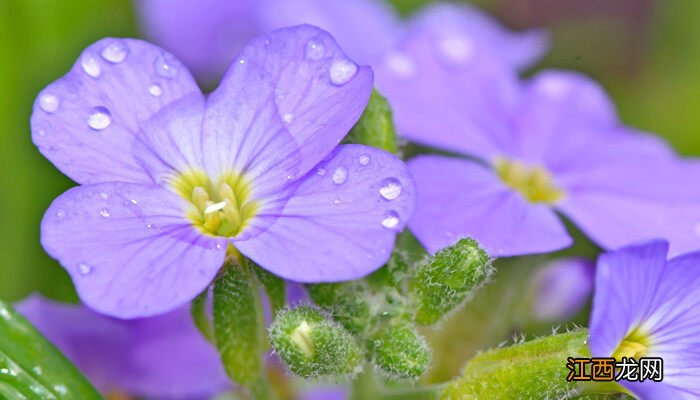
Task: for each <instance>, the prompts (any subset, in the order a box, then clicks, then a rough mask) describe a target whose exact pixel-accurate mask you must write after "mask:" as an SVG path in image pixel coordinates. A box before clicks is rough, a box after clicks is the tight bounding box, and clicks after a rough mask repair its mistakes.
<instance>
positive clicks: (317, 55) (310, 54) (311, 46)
mask: <svg viewBox="0 0 700 400" xmlns="http://www.w3.org/2000/svg"><path fill="white" fill-rule="evenodd" d="M325 55H326V48H325V47H324V46H323V44H322V43H319V42H317V41H315V40H311V41H309V43H307V44H306V58H308V59H310V60H314V61H318V60H320V59H322V58H323V57H325Z"/></svg>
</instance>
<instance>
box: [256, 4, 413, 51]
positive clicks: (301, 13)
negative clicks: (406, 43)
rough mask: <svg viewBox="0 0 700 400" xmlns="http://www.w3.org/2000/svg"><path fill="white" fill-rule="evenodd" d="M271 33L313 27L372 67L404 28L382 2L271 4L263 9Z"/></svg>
mask: <svg viewBox="0 0 700 400" xmlns="http://www.w3.org/2000/svg"><path fill="white" fill-rule="evenodd" d="M261 19H262V23H263V25H264V26H265V27H266V28H268V29H273V28H282V27H286V26H293V25H299V24H310V25H314V26H317V27H319V28H321V29H325V30H327V31H328V32H329V33H330V34H331V35H333V37H335V39H336V40H337V41H338V44H340V47H341V48H342V49H343V50H344V51H345V52H346V53H347V54H348V55H349V56H350V57H353V58H354V59H356V60H358V61H361V62H363V63H369V62H371V61H372V60H374V59H375V58H376V56H377V55H379V54H381V53H382V52H383V51H384V50H386V49H388V48H389V47H390V46H391V45H392V44H394V42H396V40H398V38H399V36H400V34H401V32H402V29H403V27H402V25H401V23H400V21H399V18H398V15H396V12H395V11H394V10H393V9H392V8H391V6H390V5H389V4H388V2H386V1H383V0H352V1H337V0H331V1H329V0H269V1H267V2H266V3H265V6H264V7H261Z"/></svg>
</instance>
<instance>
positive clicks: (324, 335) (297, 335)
mask: <svg viewBox="0 0 700 400" xmlns="http://www.w3.org/2000/svg"><path fill="white" fill-rule="evenodd" d="M269 337H270V343H271V344H272V348H273V349H274V350H275V352H276V353H277V354H278V355H279V357H280V359H281V360H282V362H284V364H285V365H286V366H287V368H288V369H289V370H290V371H292V372H294V373H295V374H297V375H299V376H302V377H305V378H310V377H322V376H338V375H352V374H354V373H355V372H357V369H358V366H359V363H360V359H361V357H360V350H359V348H358V347H357V345H356V344H355V341H354V339H353V338H352V336H351V335H350V333H349V332H348V331H346V330H345V329H344V328H343V327H341V326H339V325H337V324H336V323H334V322H333V321H331V320H329V319H328V318H326V316H325V315H323V314H322V313H321V312H320V311H318V310H316V309H314V308H311V307H306V306H302V307H297V308H294V309H286V310H282V311H281V312H280V313H279V314H278V315H277V318H275V320H274V322H273V323H272V325H271V326H270V329H269Z"/></svg>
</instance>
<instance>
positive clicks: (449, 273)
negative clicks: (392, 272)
mask: <svg viewBox="0 0 700 400" xmlns="http://www.w3.org/2000/svg"><path fill="white" fill-rule="evenodd" d="M492 273H493V267H492V266H491V259H490V258H489V256H488V254H486V252H485V251H484V250H483V249H482V248H481V247H479V244H478V243H477V242H476V241H475V240H473V239H461V240H460V241H459V242H457V243H455V244H453V245H452V246H449V247H446V248H444V249H442V250H440V251H438V252H437V253H436V254H435V255H434V256H433V257H431V258H430V259H428V261H427V262H425V263H424V264H423V265H422V266H420V267H419V268H418V272H417V274H416V277H415V279H414V280H413V282H412V284H411V290H412V292H413V295H414V297H415V300H416V303H417V309H416V317H415V319H416V322H418V323H419V324H421V325H431V324H434V323H436V322H438V321H439V320H440V319H441V318H442V317H443V316H444V315H445V314H447V313H448V312H450V311H451V310H453V309H454V308H455V307H457V306H458V305H460V304H462V303H463V302H464V301H465V300H466V299H467V298H468V297H469V295H470V294H471V293H472V291H473V290H474V289H476V288H478V287H479V286H481V284H483V283H484V282H485V281H486V279H487V278H488V277H489V276H491V274H492Z"/></svg>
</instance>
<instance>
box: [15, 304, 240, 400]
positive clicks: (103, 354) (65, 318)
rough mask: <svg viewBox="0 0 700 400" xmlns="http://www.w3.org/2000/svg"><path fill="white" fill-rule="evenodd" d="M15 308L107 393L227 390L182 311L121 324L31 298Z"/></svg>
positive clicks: (211, 353) (195, 394) (180, 394)
mask: <svg viewBox="0 0 700 400" xmlns="http://www.w3.org/2000/svg"><path fill="white" fill-rule="evenodd" d="M17 309H18V310H19V311H20V312H21V313H22V314H23V315H24V316H25V317H26V318H27V319H28V320H29V321H30V322H32V324H34V325H35V326H36V328H37V329H38V330H39V331H40V332H41V333H42V334H43V335H44V336H46V337H47V338H48V339H49V340H50V341H51V342H52V343H53V344H54V345H56V347H58V348H59V349H60V350H61V351H62V352H63V353H64V354H65V355H66V356H67V357H68V358H69V359H70V360H71V361H72V362H73V363H74V364H75V365H76V366H77V367H78V368H79V369H80V370H81V371H82V372H83V373H84V374H85V375H86V376H87V377H88V379H89V380H90V381H91V382H92V384H93V385H95V386H96V387H97V388H98V389H100V391H102V392H103V393H105V394H107V393H122V394H128V395H132V396H143V397H148V398H157V399H183V398H208V397H209V396H211V395H214V394H217V393H221V392H223V391H225V390H227V389H229V388H230V386H231V385H230V383H229V381H228V379H227V378H226V374H225V373H224V370H223V368H222V366H221V361H220V359H219V355H218V353H217V352H216V350H215V349H214V348H213V347H212V346H211V345H210V344H209V343H207V342H206V341H205V340H204V339H203V338H202V335H201V334H200V333H199V331H197V328H195V326H194V324H193V323H192V319H191V317H190V314H189V312H188V310H187V309H186V308H182V309H178V310H176V311H173V312H171V313H168V314H164V315H161V316H158V317H153V318H146V319H135V320H119V319H114V318H110V317H107V316H104V315H101V314H97V313H95V312H94V311H91V310H90V309H88V308H87V307H84V306H80V305H68V304H61V303H56V302H54V301H51V300H47V299H45V298H43V297H41V296H38V295H35V296H31V297H29V298H27V299H25V300H24V301H22V302H21V303H19V304H18V305H17Z"/></svg>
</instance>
